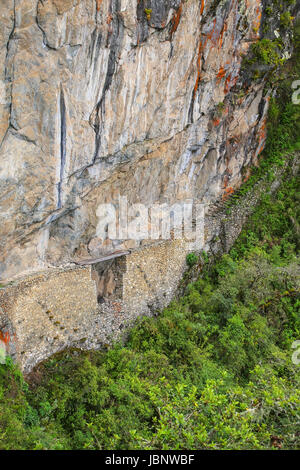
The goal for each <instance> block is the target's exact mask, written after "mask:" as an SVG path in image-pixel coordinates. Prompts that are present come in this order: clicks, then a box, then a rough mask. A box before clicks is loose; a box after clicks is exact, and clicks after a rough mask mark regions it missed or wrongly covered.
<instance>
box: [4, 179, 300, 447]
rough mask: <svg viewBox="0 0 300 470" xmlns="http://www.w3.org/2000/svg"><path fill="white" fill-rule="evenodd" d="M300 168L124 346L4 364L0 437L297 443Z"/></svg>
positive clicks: (16, 443)
mask: <svg viewBox="0 0 300 470" xmlns="http://www.w3.org/2000/svg"><path fill="white" fill-rule="evenodd" d="M298 191H299V179H297V177H289V178H286V181H285V183H284V185H283V186H282V187H281V188H280V190H279V191H278V193H277V195H276V197H275V198H274V197H271V196H268V195H266V196H265V198H264V200H263V201H262V203H261V204H260V206H259V207H258V208H257V210H256V211H255V213H254V215H253V217H252V219H251V220H250V221H249V223H248V225H247V227H245V229H244V231H243V232H242V234H241V236H240V237H239V239H238V240H237V242H236V244H235V246H234V248H233V249H232V250H231V252H230V254H228V255H224V256H223V257H222V258H221V259H220V260H219V261H218V262H216V263H215V264H214V265H213V266H210V265H209V264H207V266H206V267H205V268H204V272H203V275H202V277H201V278H200V279H199V280H198V281H197V282H195V283H192V284H190V285H188V287H187V292H186V295H185V296H184V297H183V298H181V299H180V300H179V301H176V302H173V303H172V304H171V305H170V306H169V307H168V308H167V309H165V310H164V311H163V312H162V313H161V314H160V315H159V316H158V317H157V318H151V319H149V318H144V319H141V320H140V321H139V322H138V324H137V325H136V326H135V328H134V329H133V330H132V331H131V332H130V336H129V339H128V342H127V344H126V345H125V346H122V345H121V344H118V345H115V346H114V347H113V348H111V349H110V350H109V351H107V352H94V353H79V352H78V351H72V352H68V353H64V354H63V355H60V356H57V357H54V358H52V359H50V360H49V361H48V362H47V363H45V364H44V365H43V366H41V367H40V368H39V369H38V370H37V371H36V372H35V374H33V375H32V377H31V386H30V387H29V386H28V385H27V384H26V383H25V381H24V379H23V378H22V376H21V374H20V373H19V372H18V371H17V370H16V368H15V367H14V366H13V364H12V363H11V362H10V361H8V363H7V365H6V366H0V448H2V449H11V448H20V449H24V448H31V449H65V448H66V449H68V448H86V449H99V448H101V449H102V448H103V449H109V448H113V449H116V448H118V449H141V448H142V449H177V448H178V449H187V448H188V449H189V448H193V449H196V448H200V449H202V448H204V449H253V448H255V449H257V448H258V449H259V448H269V447H271V446H272V445H276V446H278V447H280V446H282V447H284V448H298V447H300V435H299V410H300V377H299V375H300V374H299V372H300V366H297V365H295V364H293V363H292V360H291V356H292V349H291V345H292V342H293V341H294V340H296V339H299V338H300V314H299V305H300V300H299V263H298V261H299V260H298V259H297V251H298V249H299V225H298V224H297V219H298V220H299V200H300V194H299V192H298Z"/></svg>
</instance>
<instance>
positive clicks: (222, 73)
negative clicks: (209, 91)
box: [217, 67, 226, 83]
mask: <svg viewBox="0 0 300 470" xmlns="http://www.w3.org/2000/svg"><path fill="white" fill-rule="evenodd" d="M225 74H226V71H225V69H224V67H220V70H219V72H218V73H217V83H220V81H221V80H222V78H224V77H225Z"/></svg>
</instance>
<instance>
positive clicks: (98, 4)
mask: <svg viewBox="0 0 300 470" xmlns="http://www.w3.org/2000/svg"><path fill="white" fill-rule="evenodd" d="M102 1H103V0H96V8H97V11H100V7H101V3H102Z"/></svg>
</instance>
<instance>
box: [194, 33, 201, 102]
mask: <svg viewBox="0 0 300 470" xmlns="http://www.w3.org/2000/svg"><path fill="white" fill-rule="evenodd" d="M201 54H202V41H201V40H200V42H199V48H198V56H197V78H196V83H195V86H194V92H193V95H194V98H195V95H196V93H197V90H198V87H199V83H200V79H201Z"/></svg>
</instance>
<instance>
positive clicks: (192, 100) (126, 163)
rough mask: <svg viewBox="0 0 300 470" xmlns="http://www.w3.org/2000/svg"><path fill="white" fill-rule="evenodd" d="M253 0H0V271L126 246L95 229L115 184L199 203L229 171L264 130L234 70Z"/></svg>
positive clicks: (124, 192) (233, 181)
mask: <svg viewBox="0 0 300 470" xmlns="http://www.w3.org/2000/svg"><path fill="white" fill-rule="evenodd" d="M265 6H266V2H265V1H260V0H242V1H238V0H222V1H215V0H201V1H199V0H186V1H180V0H43V1H42V0H2V1H1V5H0V18H1V26H2V27H1V29H0V64H1V67H0V280H2V281H5V280H11V279H13V278H14V277H15V276H20V275H24V274H25V273H27V272H30V271H39V270H43V269H45V268H47V267H48V266H59V265H64V264H66V263H68V262H70V261H73V260H75V259H80V258H84V257H89V256H94V257H96V256H99V255H101V254H103V253H106V252H109V251H114V250H118V249H123V248H129V247H130V248H134V247H135V243H134V242H132V241H128V242H126V241H125V242H124V241H120V242H117V241H110V240H103V239H100V238H98V237H97V236H96V226H97V220H98V219H97V207H98V206H99V204H101V203H104V202H109V203H117V202H118V197H119V195H121V196H127V198H128V201H129V203H130V202H132V203H144V204H146V205H150V204H153V203H156V202H157V203H163V202H167V203H170V204H172V203H174V202H176V201H183V200H186V199H193V200H194V201H195V200H196V201H200V202H208V203H212V204H213V203H214V202H215V201H216V200H217V199H218V198H220V197H222V196H223V195H224V194H225V195H226V194H227V193H230V192H232V191H233V189H234V188H235V187H237V186H238V185H239V184H240V183H241V181H242V178H243V177H242V169H243V168H245V167H247V165H249V164H250V163H253V162H254V163H255V162H256V161H257V158H258V155H259V153H260V152H261V150H262V148H263V145H264V140H265V115H266V111H267V104H268V96H263V83H262V82H261V81H256V82H251V81H249V79H247V74H245V73H243V74H241V63H242V58H243V56H244V55H245V54H246V53H247V50H248V49H249V46H250V44H251V43H253V42H254V41H256V40H257V39H258V38H259V37H260V34H261V20H262V18H263V15H264V7H265ZM275 23H276V22H275ZM275 26H276V25H275ZM275 26H274V27H275ZM136 243H137V242H136Z"/></svg>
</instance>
